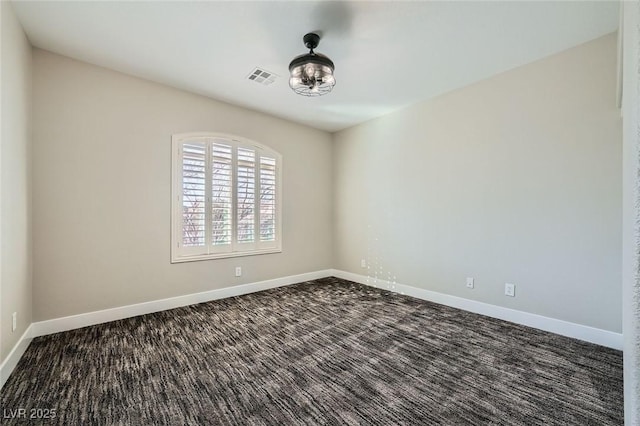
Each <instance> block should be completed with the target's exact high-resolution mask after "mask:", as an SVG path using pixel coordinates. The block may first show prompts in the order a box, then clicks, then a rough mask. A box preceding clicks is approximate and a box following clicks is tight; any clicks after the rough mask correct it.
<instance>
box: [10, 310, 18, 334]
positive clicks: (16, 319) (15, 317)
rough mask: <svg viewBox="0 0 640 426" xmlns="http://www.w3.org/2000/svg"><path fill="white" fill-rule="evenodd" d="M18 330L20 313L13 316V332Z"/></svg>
mask: <svg viewBox="0 0 640 426" xmlns="http://www.w3.org/2000/svg"><path fill="white" fill-rule="evenodd" d="M16 328H18V313H17V312H14V313H13V315H11V331H12V332H13V331H16Z"/></svg>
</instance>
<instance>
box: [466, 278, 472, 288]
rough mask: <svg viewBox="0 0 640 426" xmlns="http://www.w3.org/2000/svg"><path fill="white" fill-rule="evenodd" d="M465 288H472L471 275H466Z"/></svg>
mask: <svg viewBox="0 0 640 426" xmlns="http://www.w3.org/2000/svg"><path fill="white" fill-rule="evenodd" d="M467 288H473V277H467Z"/></svg>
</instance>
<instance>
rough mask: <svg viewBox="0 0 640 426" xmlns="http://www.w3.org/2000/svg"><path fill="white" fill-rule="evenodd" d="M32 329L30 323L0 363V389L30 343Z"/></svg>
mask: <svg viewBox="0 0 640 426" xmlns="http://www.w3.org/2000/svg"><path fill="white" fill-rule="evenodd" d="M32 331H33V326H32V325H30V326H29V327H27V329H26V330H25V332H24V333H23V334H22V336H21V337H20V340H18V343H16V345H15V346H14V347H13V349H11V352H9V355H8V356H7V358H6V359H5V360H4V362H3V363H2V365H0V389H2V387H3V386H4V384H5V382H6V381H7V379H8V378H9V376H10V375H11V373H12V372H13V369H14V368H16V365H18V361H20V358H22V355H23V354H24V351H26V350H27V347H28V346H29V343H31V340H32V339H33V336H32Z"/></svg>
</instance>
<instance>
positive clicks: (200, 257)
mask: <svg viewBox="0 0 640 426" xmlns="http://www.w3.org/2000/svg"><path fill="white" fill-rule="evenodd" d="M272 253H282V249H281V248H272V249H264V250H251V251H238V252H233V253H216V254H204V255H200V254H199V255H194V256H175V257H173V256H172V257H171V263H184V262H197V261H200V260H212V259H226V258H228V257H244V256H257V255H260V254H272Z"/></svg>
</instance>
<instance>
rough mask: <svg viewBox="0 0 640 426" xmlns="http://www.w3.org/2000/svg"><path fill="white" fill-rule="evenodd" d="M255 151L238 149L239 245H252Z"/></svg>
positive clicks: (253, 239) (253, 238)
mask: <svg viewBox="0 0 640 426" xmlns="http://www.w3.org/2000/svg"><path fill="white" fill-rule="evenodd" d="M255 157H256V156H255V151H253V150H250V149H245V148H238V160H237V206H236V207H237V216H238V222H237V232H238V242H239V243H252V242H254V241H255V237H254V227H255V226H254V220H255V186H256V183H255V175H256V159H255Z"/></svg>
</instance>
